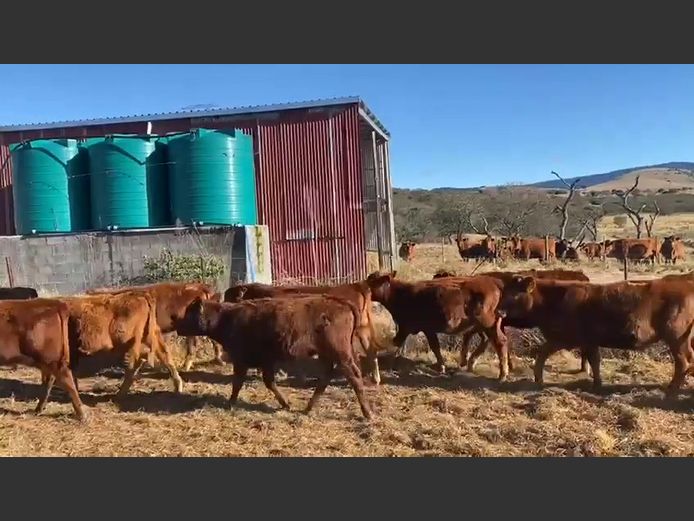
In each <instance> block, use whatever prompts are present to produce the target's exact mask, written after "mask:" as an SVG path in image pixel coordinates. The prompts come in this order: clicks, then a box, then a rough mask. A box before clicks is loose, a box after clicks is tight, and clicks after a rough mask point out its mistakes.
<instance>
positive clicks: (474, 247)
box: [455, 234, 497, 260]
mask: <svg viewBox="0 0 694 521" xmlns="http://www.w3.org/2000/svg"><path fill="white" fill-rule="evenodd" d="M455 243H456V245H457V246H458V253H459V254H460V258H461V259H463V260H469V259H486V260H493V259H494V258H495V257H496V256H497V252H496V239H495V238H494V237H492V236H491V235H481V234H465V235H460V236H458V237H456V238H455Z"/></svg>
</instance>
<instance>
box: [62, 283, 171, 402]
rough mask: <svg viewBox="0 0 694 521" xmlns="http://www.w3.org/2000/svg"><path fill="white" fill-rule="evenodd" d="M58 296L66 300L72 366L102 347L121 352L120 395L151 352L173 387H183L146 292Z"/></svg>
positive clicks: (118, 395)
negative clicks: (165, 371) (123, 370)
mask: <svg viewBox="0 0 694 521" xmlns="http://www.w3.org/2000/svg"><path fill="white" fill-rule="evenodd" d="M60 300H61V301H63V302H65V304H67V307H68V311H69V315H70V320H69V326H70V327H69V333H70V353H71V355H72V357H73V368H74V366H75V365H76V364H77V362H78V359H79V357H81V356H91V355H94V354H96V353H99V352H103V351H112V352H115V353H116V354H117V355H123V357H124V358H125V363H126V371H125V376H124V378H123V382H122V384H121V386H120V389H119V390H118V393H117V395H116V396H117V397H119V398H120V397H123V396H124V395H125V394H127V392H128V390H129V389H130V386H131V385H132V383H133V380H134V378H135V375H136V374H137V371H138V370H139V369H140V367H141V366H142V363H143V362H144V361H145V359H146V357H147V356H148V355H151V356H154V357H156V358H158V359H159V361H160V362H161V363H162V364H163V365H164V366H165V367H166V368H167V369H168V370H169V373H170V375H171V379H172V381H173V383H174V389H175V391H176V392H177V393H181V392H182V391H183V380H181V377H180V376H179V374H178V371H177V370H176V366H175V364H174V361H173V356H172V355H171V350H170V347H169V346H168V345H167V344H166V342H164V339H163V338H162V336H161V331H160V330H159V326H158V325H157V318H156V310H157V308H156V304H155V301H154V299H153V298H152V296H151V294H150V293H149V292H146V291H133V292H122V293H118V294H105V295H88V296H83V297H61V299H60ZM143 344H144V345H143Z"/></svg>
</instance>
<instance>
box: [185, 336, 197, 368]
mask: <svg viewBox="0 0 694 521" xmlns="http://www.w3.org/2000/svg"><path fill="white" fill-rule="evenodd" d="M197 343H198V337H196V336H187V337H185V344H186V358H185V360H184V361H183V370H184V371H190V369H191V368H192V367H193V359H194V358H195V351H196V349H195V348H196V347H197Z"/></svg>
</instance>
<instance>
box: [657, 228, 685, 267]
mask: <svg viewBox="0 0 694 521" xmlns="http://www.w3.org/2000/svg"><path fill="white" fill-rule="evenodd" d="M660 254H661V255H662V257H663V260H664V261H665V263H666V264H668V263H672V264H677V261H684V260H685V251H684V242H682V239H681V238H680V237H676V236H674V235H670V236H668V237H665V238H664V239H663V244H662V245H661V246H660Z"/></svg>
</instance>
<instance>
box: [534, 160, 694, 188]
mask: <svg viewBox="0 0 694 521" xmlns="http://www.w3.org/2000/svg"><path fill="white" fill-rule="evenodd" d="M637 175H640V176H641V177H640V181H639V189H641V190H653V191H656V190H659V189H663V190H665V189H669V188H673V189H692V190H694V163H692V162H685V161H683V162H671V163H661V164H658V165H647V166H637V167H632V168H623V169H621V170H614V171H612V172H607V173H604V174H593V175H587V176H579V178H580V179H581V180H580V182H579V184H578V186H579V187H580V188H584V189H590V190H595V191H609V190H624V189H626V188H628V187H630V186H632V185H633V183H634V179H635V178H636V176H637ZM574 179H576V177H572V178H568V179H566V181H567V182H568V183H571V182H572V181H573V180H574ZM527 186H528V187H532V188H540V189H562V188H565V186H564V184H563V183H562V182H561V181H560V180H559V179H551V180H549V181H542V182H540V183H533V184H530V185H527Z"/></svg>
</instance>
